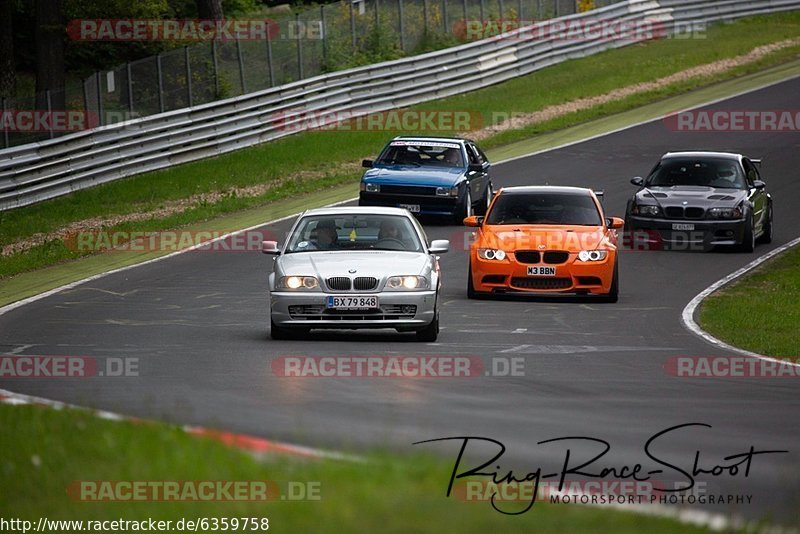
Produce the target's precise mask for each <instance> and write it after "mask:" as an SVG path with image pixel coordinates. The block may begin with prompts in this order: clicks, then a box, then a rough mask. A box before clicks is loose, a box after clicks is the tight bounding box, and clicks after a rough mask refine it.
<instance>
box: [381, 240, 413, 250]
mask: <svg viewBox="0 0 800 534" xmlns="http://www.w3.org/2000/svg"><path fill="white" fill-rule="evenodd" d="M379 243H387V244H389V243H391V244H395V245H399V246H400V248H397V249H395V248H392V247H387V248H389V249H391V250H405V249H406V244H405V243H403V242H402V241H400V240H399V239H395V238H394V237H382V238H380V239H378V240H377V241H375V245H373V246H375V247H377V246H378V244H379Z"/></svg>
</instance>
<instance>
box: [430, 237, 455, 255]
mask: <svg viewBox="0 0 800 534" xmlns="http://www.w3.org/2000/svg"><path fill="white" fill-rule="evenodd" d="M448 250H450V241H448V240H447V239H434V240H433V241H432V242H431V246H430V247H428V252H430V253H431V254H444V253H445V252H447V251H448Z"/></svg>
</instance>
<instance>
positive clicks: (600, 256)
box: [578, 250, 608, 262]
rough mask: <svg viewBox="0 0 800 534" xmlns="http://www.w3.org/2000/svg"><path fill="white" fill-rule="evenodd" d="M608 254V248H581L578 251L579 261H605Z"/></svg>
mask: <svg viewBox="0 0 800 534" xmlns="http://www.w3.org/2000/svg"><path fill="white" fill-rule="evenodd" d="M606 256H608V251H607V250H581V251H580V252H578V261H585V262H591V261H603V260H604V259H606Z"/></svg>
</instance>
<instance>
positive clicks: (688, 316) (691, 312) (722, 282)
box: [681, 237, 800, 368]
mask: <svg viewBox="0 0 800 534" xmlns="http://www.w3.org/2000/svg"><path fill="white" fill-rule="evenodd" d="M795 245H800V237H796V238H794V239H792V240H791V241H789V242H788V243H784V244H783V245H781V246H779V247H778V248H775V249H773V250H770V251H769V252H767V253H766V254H764V255H762V256H759V257H758V258H756V259H755V260H753V261H751V262H750V263H748V264H747V265H745V266H744V267H741V268H740V269H737V270H736V271H734V272H732V273H731V274H729V275H728V276H726V277H724V278H721V279H719V280H717V281H716V282H714V283H713V284H711V285H710V286H708V287H707V288H705V289H704V290H703V291H701V292H700V293H698V294H697V295H696V296H695V297H694V298H693V299H692V300H691V301H689V304H687V305H686V307H685V308H684V309H683V312H682V313H681V322H682V323H683V326H684V328H686V329H687V330H689V331H690V332H691V333H693V334H695V335H696V336H698V337H700V338H702V339H704V340H705V341H706V342H708V343H711V344H712V345H716V346H717V347H721V348H723V349H725V350H729V351H733V352H737V353H739V354H743V355H745V356H750V357H753V358H759V359H762V360H766V361H769V362H776V363H780V364H782V365H791V366H794V367H798V368H800V364H798V363H795V362H790V361H788V360H779V359H777V358H772V357H770V356H764V355H763V354H757V353H755V352H751V351H749V350H745V349H740V348H738V347H734V346H733V345H729V344H728V343H725V342H724V341H722V340H720V339H717V338H715V337H714V336H712V335H711V334H709V333H708V332H706V331H705V330H703V329H702V328H700V325H698V324H697V322H696V321H695V320H694V316H695V313H696V312H697V308H698V307H699V306H700V304H701V303H702V302H703V300H705V299H706V297H708V296H709V295H711V294H712V293H714V292H715V291H717V290H718V289H720V288H722V287H724V286H726V285H728V284H730V283H731V282H733V281H734V280H736V279H737V278H739V277H741V276H742V275H745V274H747V273H748V272H750V271H752V270H753V269H755V268H756V267H758V266H759V265H761V264H762V263H764V262H766V261H768V260H770V259H772V258H774V257H775V256H777V255H778V254H780V253H782V252H785V251H787V250H789V249H790V248H792V247H794V246H795Z"/></svg>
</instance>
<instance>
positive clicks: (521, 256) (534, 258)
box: [514, 250, 542, 263]
mask: <svg viewBox="0 0 800 534" xmlns="http://www.w3.org/2000/svg"><path fill="white" fill-rule="evenodd" d="M514 257H515V258H517V261H518V262H520V263H539V262H540V261H542V255H541V254H540V253H539V252H538V251H536V250H518V251H516V252H515V253H514Z"/></svg>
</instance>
